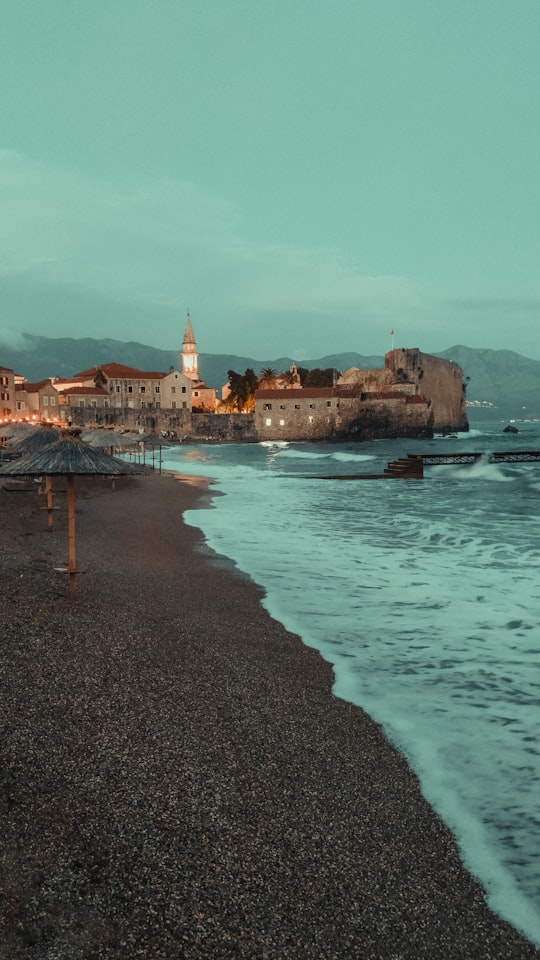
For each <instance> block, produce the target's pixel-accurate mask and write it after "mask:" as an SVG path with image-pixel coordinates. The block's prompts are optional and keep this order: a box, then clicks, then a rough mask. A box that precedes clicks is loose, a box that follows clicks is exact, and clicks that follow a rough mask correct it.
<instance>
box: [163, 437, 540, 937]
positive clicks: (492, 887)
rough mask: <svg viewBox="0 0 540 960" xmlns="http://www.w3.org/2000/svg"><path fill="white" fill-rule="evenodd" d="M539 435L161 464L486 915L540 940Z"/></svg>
mask: <svg viewBox="0 0 540 960" xmlns="http://www.w3.org/2000/svg"><path fill="white" fill-rule="evenodd" d="M512 448H514V449H540V424H523V425H521V424H520V432H519V434H515V435H507V434H502V425H501V424H489V425H487V426H486V425H482V426H481V427H480V426H479V427H478V428H476V429H474V428H473V429H472V430H471V433H470V434H468V435H465V434H463V435H461V436H460V437H459V438H458V439H457V440H455V439H454V440H449V439H442V438H441V439H434V440H432V441H420V442H419V441H406V442H403V441H392V442H388V441H378V442H373V443H366V444H361V445H358V444H356V445H352V444H350V445H339V446H336V445H328V444H322V445H321V444H317V445H313V444H292V443H291V444H250V445H232V444H231V445H215V446H214V445H200V446H194V445H185V446H180V447H177V448H171V449H170V450H167V451H166V459H165V461H164V466H165V467H166V468H167V469H173V470H176V471H178V472H181V473H190V474H194V475H203V476H209V477H212V478H214V480H215V481H216V486H215V488H216V489H218V490H219V491H220V492H221V493H223V494H225V496H221V497H215V498H213V501H212V506H211V508H209V509H205V510H194V511H190V512H189V513H188V514H187V516H186V519H187V522H188V523H191V524H193V525H194V526H197V527H199V528H200V529H201V530H202V531H203V533H204V535H205V538H206V540H207V542H208V544H209V545H210V546H211V547H212V548H213V549H214V550H215V551H217V552H218V553H220V554H223V555H225V556H227V557H230V558H232V559H233V560H234V561H235V562H236V564H237V565H238V567H239V568H240V569H241V570H243V571H245V572H246V573H248V574H250V576H251V577H252V578H253V579H254V580H255V581H256V582H257V583H259V584H261V585H262V586H263V587H264V588H265V590H266V598H265V600H264V603H265V606H266V607H267V608H268V610H269V612H270V613H271V614H272V616H273V617H275V618H276V619H277V620H279V621H281V622H282V623H283V624H284V625H285V626H286V627H287V628H288V629H290V630H292V631H294V632H295V633H298V634H299V635H300V636H301V637H302V638H303V640H304V642H305V643H306V644H309V645H310V646H313V647H316V648H317V649H318V650H320V652H321V654H322V655H323V656H324V657H325V658H326V659H327V660H328V661H329V662H330V663H332V664H333V666H334V672H335V678H336V679H335V687H334V690H335V693H336V695H338V696H340V697H343V698H344V699H346V700H349V701H351V702H353V703H356V704H359V705H361V706H362V707H364V709H366V710H367V711H368V713H370V714H371V716H373V717H374V718H375V719H376V720H377V721H378V722H379V723H381V724H382V725H383V727H384V729H385V731H386V734H387V736H388V737H389V739H390V740H392V742H394V743H395V744H396V745H397V746H398V748H399V749H400V750H401V752H402V753H403V754H404V755H405V756H406V757H407V759H408V761H409V763H410V765H411V766H412V767H413V768H414V770H415V771H416V773H417V774H418V776H419V778H420V781H421V784H422V789H423V791H424V794H425V796H426V797H427V798H428V800H429V801H430V803H431V804H432V805H433V806H434V807H435V808H436V809H437V810H438V811H439V813H440V814H441V815H442V816H443V818H444V819H445V820H446V822H447V823H448V825H449V826H450V827H451V829H452V830H453V832H454V834H455V836H456V838H457V840H458V843H459V845H460V849H461V852H462V856H463V859H464V861H465V863H466V864H467V866H468V867H469V869H471V870H472V872H474V873H475V875H476V876H478V878H479V879H480V880H481V882H482V883H483V885H484V887H485V889H486V891H487V894H488V899H489V902H490V905H491V906H492V908H493V909H495V910H496V911H497V912H499V913H500V914H502V915H503V916H505V917H506V918H507V919H508V920H510V922H512V923H513V924H514V925H515V926H517V927H518V928H519V929H521V930H522V931H523V932H524V933H525V934H526V935H527V936H528V937H529V938H530V939H532V940H533V941H534V942H536V943H537V944H539V945H540V829H539V828H540V814H539V797H540V600H539V592H540V590H539V584H540V576H539V572H540V569H539V568H540V537H539V534H540V510H539V494H540V464H539V463H537V464H501V465H493V464H491V463H489V460H488V454H489V451H490V450H507V449H512ZM445 449H447V450H450V451H453V452H457V451H458V450H483V451H485V453H486V457H485V459H483V460H482V461H480V462H479V463H477V464H475V465H472V466H451V467H450V466H441V467H428V468H426V476H425V479H424V480H422V481H414V480H413V481H395V480H394V481H361V480H360V481H347V482H343V481H339V480H322V479H317V478H316V477H317V475H318V474H319V475H320V474H347V473H349V474H350V473H370V472H373V473H377V472H380V471H381V470H382V468H383V467H384V466H386V463H387V462H388V461H389V460H391V459H395V458H396V457H397V456H400V455H403V454H405V453H408V452H422V451H424V452H436V451H442V450H445Z"/></svg>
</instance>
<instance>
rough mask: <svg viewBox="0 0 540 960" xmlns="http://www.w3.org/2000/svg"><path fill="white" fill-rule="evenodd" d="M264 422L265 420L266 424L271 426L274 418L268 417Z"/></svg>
mask: <svg viewBox="0 0 540 960" xmlns="http://www.w3.org/2000/svg"><path fill="white" fill-rule="evenodd" d="M264 422H265V424H266V426H267V427H271V426H272V418H271V417H267V418H266V420H265V421H264Z"/></svg>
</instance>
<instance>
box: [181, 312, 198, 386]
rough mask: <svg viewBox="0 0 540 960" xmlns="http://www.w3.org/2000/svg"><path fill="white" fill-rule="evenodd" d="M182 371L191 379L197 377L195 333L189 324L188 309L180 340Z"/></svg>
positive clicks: (196, 378)
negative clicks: (182, 336)
mask: <svg viewBox="0 0 540 960" xmlns="http://www.w3.org/2000/svg"><path fill="white" fill-rule="evenodd" d="M182 373H184V374H185V375H186V377H189V378H190V379H191V380H198V379H199V358H198V354H197V343H196V341H195V334H194V333H193V327H192V326H191V317H190V315H189V310H188V311H187V316H186V329H185V331H184V339H183V341H182Z"/></svg>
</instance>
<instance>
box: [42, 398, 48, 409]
mask: <svg viewBox="0 0 540 960" xmlns="http://www.w3.org/2000/svg"><path fill="white" fill-rule="evenodd" d="M43 406H44V407H48V406H49V398H48V397H43Z"/></svg>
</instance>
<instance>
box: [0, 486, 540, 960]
mask: <svg viewBox="0 0 540 960" xmlns="http://www.w3.org/2000/svg"><path fill="white" fill-rule="evenodd" d="M6 479H7V478H6ZM76 484H77V531H78V544H79V556H80V560H81V564H82V565H83V566H84V567H85V568H86V573H85V574H83V575H81V577H80V578H79V581H80V582H79V591H78V596H77V598H76V600H75V601H73V602H70V601H69V600H68V598H67V585H66V583H65V580H64V579H63V577H62V576H61V575H59V574H57V573H55V572H54V570H53V565H57V562H58V561H61V560H62V558H63V554H64V552H65V550H66V546H65V542H64V541H65V538H66V526H65V501H64V498H63V497H61V496H59V497H58V498H57V500H56V505H57V506H58V507H59V509H58V510H57V511H56V512H55V517H54V530H53V531H52V533H50V534H49V533H47V531H46V519H45V514H44V512H43V511H42V505H41V503H39V499H40V498H38V496H37V494H36V492H35V491H34V490H30V491H27V492H21V493H17V494H13V493H9V492H7V491H5V490H4V489H0V516H1V518H2V529H3V530H4V538H3V543H4V546H5V567H6V573H5V575H4V574H3V579H4V583H3V590H2V594H1V597H0V610H1V611H2V622H3V624H4V630H3V639H2V647H3V652H2V662H3V667H2V670H3V677H2V689H3V691H4V699H5V703H4V709H3V716H4V718H5V719H4V723H5V729H4V731H3V736H2V751H3V762H2V768H1V769H2V774H1V776H2V792H1V795H0V800H1V805H0V809H1V811H2V821H3V834H4V837H5V844H4V847H5V850H4V854H3V868H4V869H3V876H4V879H3V881H2V898H3V904H4V906H3V907H2V916H1V921H2V925H1V927H0V943H2V944H3V946H0V957H2V958H3V957H5V958H6V960H7V958H8V957H9V958H10V960H16V958H19V957H20V958H23V957H24V958H25V960H34V958H35V960H37V958H38V957H42V956H44V955H50V956H51V957H52V956H54V957H55V958H57V957H59V958H62V960H63V958H66V960H68V958H69V960H78V958H79V957H80V958H81V960H82V958H86V957H88V956H95V957H99V958H107V960H109V958H110V960H113V958H114V960H124V958H125V960H128V958H130V960H131V958H135V957H141V958H148V960H150V958H152V960H154V958H167V960H169V958H172V957H173V956H183V957H188V958H210V957H212V958H213V957H216V958H219V960H221V958H228V957H231V958H232V957H233V956H234V957H246V958H253V960H255V958H257V960H258V958H260V957H265V956H266V957H271V958H276V960H277V958H282V957H283V958H298V960H300V958H311V957H313V958H317V960H319V958H328V960H330V958H336V960H337V958H340V960H343V958H345V957H352V958H355V957H358V958H368V957H369V958H381V960H382V958H388V960H390V958H395V957H399V958H411V960H413V958H415V960H416V958H425V960H436V958H439V957H440V958H441V960H442V958H445V960H446V958H450V960H451V958H463V960H465V958H467V960H469V958H471V957H490V958H500V960H511V958H533V957H540V952H539V951H538V950H536V949H535V948H534V946H532V945H531V944H529V943H528V942H527V941H526V940H525V939H524V938H523V937H522V936H521V935H520V934H519V933H518V932H517V931H516V930H515V929H514V928H513V927H511V926H510V924H509V923H507V922H506V921H504V920H502V919H500V918H499V917H497V916H496V915H495V914H493V913H492V912H491V911H490V910H489V909H488V907H487V906H486V904H485V897H484V893H483V891H482V889H481V887H480V885H479V884H478V882H477V881H475V880H474V879H473V878H472V877H471V875H470V874H469V873H468V872H467V871H466V869H465V868H464V867H463V865H462V863H461V861H460V857H459V853H458V850H457V847H456V844H455V841H454V840H453V838H452V836H451V834H450V831H449V830H448V828H447V827H446V826H445V825H444V824H443V823H442V821H441V820H440V818H439V817H438V816H437V815H436V814H435V813H434V811H433V810H432V808H431V807H430V806H429V804H428V803H427V801H425V800H424V798H423V797H422V795H421V792H420V788H419V784H418V781H417V778H416V777H415V775H414V774H413V773H412V772H411V771H410V769H409V768H408V766H407V764H406V762H405V760H404V759H403V758H402V757H401V755H400V754H398V752H397V751H396V750H395V749H394V748H393V747H392V746H391V745H390V744H389V743H388V741H387V740H386V739H385V737H384V736H383V734H382V731H381V728H380V727H379V726H378V725H377V724H376V723H375V722H374V721H373V720H371V718H370V717H368V716H367V714H365V713H364V712H363V711H362V710H361V709H360V708H358V707H355V706H353V705H352V704H349V703H347V702H346V701H342V700H339V699H337V698H336V697H334V696H333V694H332V685H333V671H332V668H331V666H330V665H329V664H328V663H327V662H326V661H324V660H323V658H322V657H321V656H320V655H319V653H318V652H317V651H315V650H313V649H312V648H309V647H307V646H304V644H303V643H302V641H301V640H300V638H299V637H297V636H295V635H293V634H291V633H289V632H288V631H287V630H286V629H285V628H284V627H283V626H282V625H281V624H280V623H279V622H278V621H276V620H273V619H272V617H271V616H270V615H269V614H268V612H267V611H266V610H265V608H264V607H263V606H262V604H261V602H260V600H261V593H263V592H264V591H262V588H260V587H259V586H258V585H257V584H256V583H255V582H254V581H253V580H252V579H251V578H250V577H249V576H245V575H244V574H242V573H241V572H240V571H237V570H236V569H235V567H234V566H233V562H232V561H231V562H230V564H222V563H221V559H220V555H218V554H215V553H214V551H212V550H211V548H210V547H208V545H207V544H206V541H205V540H204V537H203V535H202V533H201V532H200V530H199V529H198V528H195V527H192V526H188V525H186V524H185V522H184V521H183V519H182V514H183V512H184V511H185V510H186V509H194V508H196V507H197V504H199V505H200V504H201V502H203V501H204V500H205V499H206V497H210V496H213V495H215V493H216V492H217V491H211V492H210V491H209V482H208V481H206V480H205V481H204V483H203V484H202V485H200V484H193V483H188V482H186V481H185V478H182V479H179V478H178V475H177V478H175V477H174V475H172V474H170V473H163V474H162V475H155V474H150V475H145V476H142V477H138V478H133V479H122V480H120V481H117V490H116V491H115V492H114V493H112V492H111V486H110V482H107V481H101V480H82V479H81V482H79V478H77V480H76ZM1 486H2V481H1V480H0V487H1ZM55 486H56V487H57V488H58V489H60V488H61V481H58V482H56V481H55ZM201 498H202V501H201ZM210 553H212V554H213V555H214V557H216V558H217V562H214V560H213V559H212V558H211V557H210V556H209V554H210Z"/></svg>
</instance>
